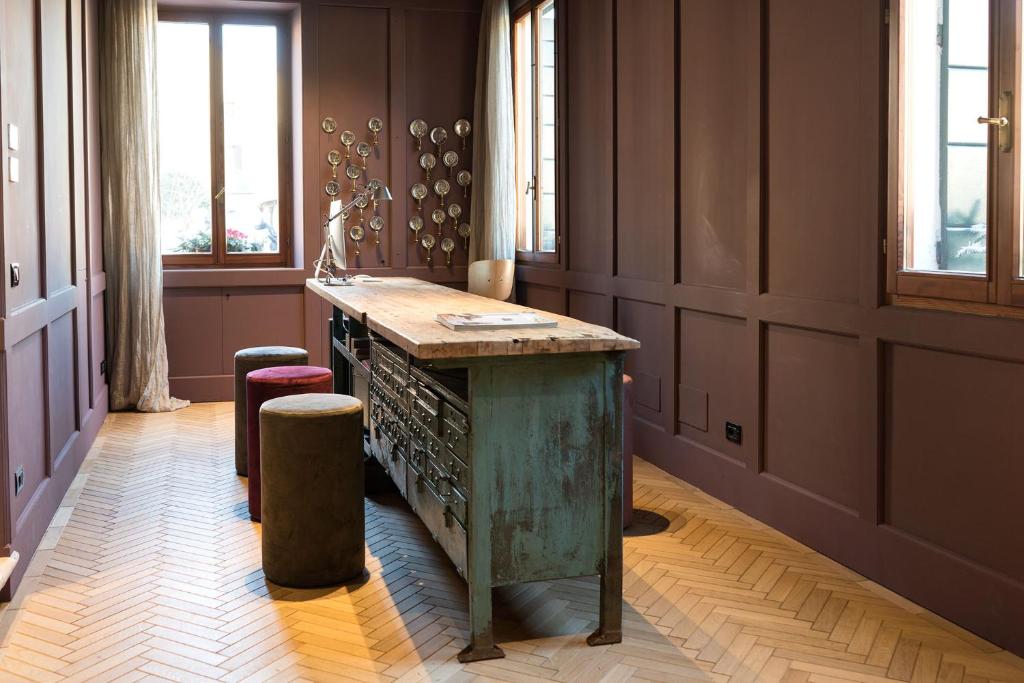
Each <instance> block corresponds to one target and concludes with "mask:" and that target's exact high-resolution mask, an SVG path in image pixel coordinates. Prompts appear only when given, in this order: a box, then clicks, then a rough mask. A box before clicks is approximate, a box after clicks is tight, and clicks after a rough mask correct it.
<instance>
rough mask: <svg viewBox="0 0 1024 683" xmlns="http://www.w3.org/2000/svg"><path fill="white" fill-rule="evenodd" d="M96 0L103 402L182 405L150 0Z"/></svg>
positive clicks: (163, 407)
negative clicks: (173, 353) (167, 331)
mask: <svg viewBox="0 0 1024 683" xmlns="http://www.w3.org/2000/svg"><path fill="white" fill-rule="evenodd" d="M99 5H100V12H101V14H100V41H99V43H100V137H101V143H100V144H101V155H102V156H101V159H100V168H101V176H102V186H103V247H104V260H105V266H106V271H107V273H106V274H107V292H106V293H107V328H108V329H107V341H108V349H107V356H108V361H109V366H110V367H109V372H108V381H109V383H110V407H111V408H112V409H113V410H122V409H126V408H135V409H137V410H140V411H143V412H163V411H168V410H176V409H178V408H183V407H185V406H187V405H188V402H187V401H180V400H178V399H174V398H171V397H170V394H169V389H168V383H167V346H166V342H165V339H164V307H163V270H162V268H163V266H162V264H161V255H160V235H159V226H160V187H159V183H158V170H157V169H158V164H157V105H156V29H157V3H156V0H104V2H101V3H99Z"/></svg>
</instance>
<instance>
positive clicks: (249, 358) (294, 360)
mask: <svg viewBox="0 0 1024 683" xmlns="http://www.w3.org/2000/svg"><path fill="white" fill-rule="evenodd" d="M308 362H309V354H307V353H306V351H305V350H304V349H297V348H295V347H294V346H254V347H253V348H251V349H242V350H241V351H239V352H238V353H236V354H235V472H236V473H238V475H239V476H242V477H245V476H248V474H249V456H248V455H247V441H246V440H247V439H248V436H247V432H246V430H245V423H246V402H245V376H246V375H248V374H249V373H250V372H252V371H253V370H259V369H260V368H269V367H273V366H275V365H306V364H307V363H308Z"/></svg>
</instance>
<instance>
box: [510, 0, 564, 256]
mask: <svg viewBox="0 0 1024 683" xmlns="http://www.w3.org/2000/svg"><path fill="white" fill-rule="evenodd" d="M512 43H513V45H512V50H513V54H514V60H513V61H514V64H513V73H514V89H515V93H514V96H515V126H516V194H517V197H518V200H517V202H516V251H517V252H518V254H519V257H520V258H521V259H525V260H534V261H556V260H557V258H558V243H559V239H558V227H557V220H556V215H557V203H556V198H557V192H556V187H557V175H556V173H557V161H556V157H557V146H556V139H557V138H556V134H555V132H556V121H557V98H556V96H555V94H556V92H557V87H556V77H555V73H556V72H555V0H543V1H540V0H534V1H533V2H531V3H528V5H527V6H526V7H525V8H524V10H522V11H521V13H520V14H518V15H517V16H516V20H515V26H514V27H513V32H512Z"/></svg>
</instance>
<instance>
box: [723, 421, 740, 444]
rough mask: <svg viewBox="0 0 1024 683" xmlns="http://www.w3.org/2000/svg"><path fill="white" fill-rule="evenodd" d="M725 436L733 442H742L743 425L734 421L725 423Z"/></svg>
mask: <svg viewBox="0 0 1024 683" xmlns="http://www.w3.org/2000/svg"><path fill="white" fill-rule="evenodd" d="M725 438H726V439H727V440H729V441H732V442H733V443H743V427H742V425H738V424H736V423H735V422H726V423H725Z"/></svg>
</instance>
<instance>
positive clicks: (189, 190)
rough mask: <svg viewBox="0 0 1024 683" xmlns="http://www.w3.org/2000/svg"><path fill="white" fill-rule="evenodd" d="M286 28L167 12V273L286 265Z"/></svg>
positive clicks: (253, 19)
mask: <svg viewBox="0 0 1024 683" xmlns="http://www.w3.org/2000/svg"><path fill="white" fill-rule="evenodd" d="M284 21H285V20H284V19H283V18H282V17H277V16H272V15H271V16H265V15H253V14H247V13H237V12H235V13H226V12H225V13H217V12H201V13H199V12H177V11H175V12H170V11H164V10H161V12H160V22H159V25H158V29H157V101H158V116H159V121H158V126H159V143H160V167H159V173H160V226H161V227H160V231H161V235H160V238H161V247H162V251H163V254H164V264H165V265H170V266H173V265H180V266H245V265H252V266H268V265H282V266H283V265H287V264H288V258H289V254H290V248H291V234H292V233H291V229H292V228H291V204H290V192H289V191H288V182H289V178H290V166H289V159H290V158H291V153H290V149H289V148H290V144H289V132H288V131H289V126H290V111H289V102H290V93H289V83H288V77H287V75H288V73H289V70H290V66H289V64H288V61H289V50H290V48H289V45H288V31H287V29H286V27H285V24H284Z"/></svg>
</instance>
